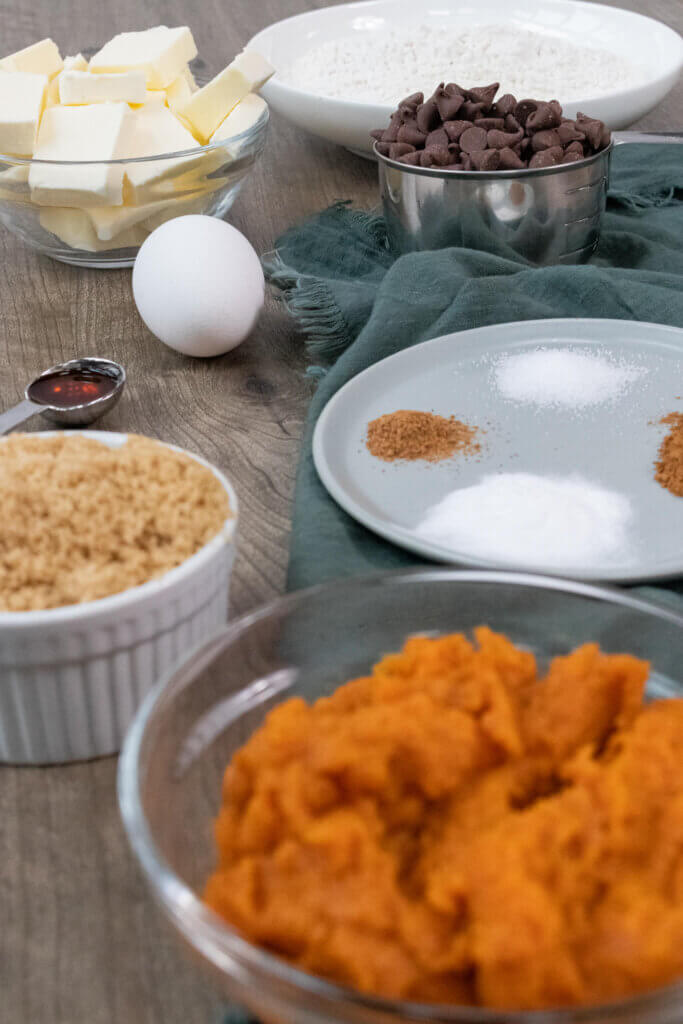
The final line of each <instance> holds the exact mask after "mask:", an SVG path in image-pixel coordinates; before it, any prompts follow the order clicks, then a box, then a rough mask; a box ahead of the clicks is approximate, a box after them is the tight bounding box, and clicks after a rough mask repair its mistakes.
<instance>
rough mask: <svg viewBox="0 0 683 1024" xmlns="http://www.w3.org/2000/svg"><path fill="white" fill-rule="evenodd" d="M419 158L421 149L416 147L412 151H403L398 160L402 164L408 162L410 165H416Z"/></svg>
mask: <svg viewBox="0 0 683 1024" xmlns="http://www.w3.org/2000/svg"><path fill="white" fill-rule="evenodd" d="M421 158H422V150H417V149H416V150H415V151H414V152H413V153H405V154H404V155H403V156H401V157H399V160H400V162H401V163H402V164H409V165H410V166H412V167H417V166H418V164H419V163H420V159H421Z"/></svg>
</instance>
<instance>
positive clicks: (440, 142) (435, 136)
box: [425, 128, 450, 148]
mask: <svg viewBox="0 0 683 1024" xmlns="http://www.w3.org/2000/svg"><path fill="white" fill-rule="evenodd" d="M449 141H450V140H449V138H448V135H447V134H446V132H445V131H444V130H443V128H435V129H434V131H433V132H430V133H429V135H428V136H427V138H426V140H425V148H426V147H427V146H448V143H449Z"/></svg>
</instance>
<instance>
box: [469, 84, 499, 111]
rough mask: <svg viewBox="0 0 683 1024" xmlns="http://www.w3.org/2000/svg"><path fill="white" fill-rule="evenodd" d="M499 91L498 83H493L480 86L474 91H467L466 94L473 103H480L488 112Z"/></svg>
mask: <svg viewBox="0 0 683 1024" xmlns="http://www.w3.org/2000/svg"><path fill="white" fill-rule="evenodd" d="M499 89H500V82H494V83H493V85H482V86H477V88H476V89H468V90H467V94H468V96H469V98H470V99H471V100H474V102H475V103H481V104H482V106H483V107H484V108H485V109H486V110H490V109H491V105H492V103H493V101H494V99H495V97H496V93H497V92H498V90H499Z"/></svg>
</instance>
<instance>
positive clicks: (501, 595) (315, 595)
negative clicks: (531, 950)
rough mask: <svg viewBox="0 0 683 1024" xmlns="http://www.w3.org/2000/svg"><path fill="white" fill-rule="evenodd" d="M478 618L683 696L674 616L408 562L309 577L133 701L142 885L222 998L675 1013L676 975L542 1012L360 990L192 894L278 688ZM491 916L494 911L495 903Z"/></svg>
mask: <svg viewBox="0 0 683 1024" xmlns="http://www.w3.org/2000/svg"><path fill="white" fill-rule="evenodd" d="M480 624H487V625H489V626H491V627H492V628H493V629H495V630H500V631H502V632H505V633H507V634H508V635H509V636H510V637H511V638H512V640H513V641H514V642H516V643H518V644H520V645H524V646H526V647H527V648H530V649H531V650H533V651H534V653H535V654H536V655H537V657H539V659H540V660H541V661H544V660H545V659H547V658H550V657H552V656H555V655H557V654H563V653H566V652H567V651H569V650H570V649H572V648H574V647H576V646H577V645H578V644H580V643H583V642H585V641H588V640H593V641H597V642H599V643H600V644H601V646H602V647H603V648H604V649H605V650H606V651H629V652H632V653H633V654H636V655H638V656H640V657H643V658H646V659H648V660H649V661H650V662H651V665H652V674H651V680H650V684H649V692H650V694H651V695H653V696H663V695H668V696H673V695H676V696H683V685H682V684H683V616H681V615H679V614H677V613H676V612H674V611H671V610H668V609H666V608H664V607H660V606H658V605H654V604H649V603H648V602H645V601H642V600H639V599H636V598H634V597H632V596H630V595H629V594H627V593H624V592H621V591H617V590H611V589H607V588H600V587H594V586H590V585H586V584H582V583H576V582H568V581H564V580H557V579H552V578H547V577H538V576H530V575H521V574H513V573H501V572H483V571H455V570H453V571H449V570H440V569H428V570H417V571H414V572H409V573H398V574H396V573H390V574H382V575H379V576H373V577H367V578H365V579H360V580H349V581H343V582H337V583H333V584H328V585H324V586H322V587H316V588H313V589H311V590H307V591H302V592H300V593H297V594H293V595H291V596H289V597H285V598H282V599H280V600H278V601H275V602H273V603H272V604H269V605H267V606H266V607H264V608H263V609H260V610H258V611H255V612H253V613H251V614H249V615H246V616H244V617H243V618H241V619H238V620H236V621H235V622H233V623H232V624H230V625H228V626H227V628H225V629H223V630H222V631H221V633H220V634H219V635H217V636H216V637H215V638H214V639H213V640H211V641H209V642H208V643H207V644H205V645H204V646H203V647H201V648H199V649H198V650H196V651H195V652H194V653H193V654H191V656H190V657H189V658H188V660H187V661H186V663H185V664H184V665H183V666H182V667H181V668H179V669H178V670H177V671H176V672H175V673H174V674H173V675H172V676H171V678H170V679H166V680H163V681H162V682H161V683H159V685H158V686H157V687H156V689H155V690H154V692H153V693H151V694H150V696H149V697H148V699H147V700H146V701H145V703H144V704H143V706H142V707H141V709H140V711H139V712H138V715H137V718H136V719H135V722H134V723H133V726H132V728H131V731H130V732H129V735H128V738H127V740H126V743H125V746H124V750H123V753H122V755H121V760H120V765H119V800H120V805H121V811H122V815H123V820H124V824H125V827H126V829H127V832H128V836H129V839H130V842H131V844H132V847H133V850H134V851H135V853H136V855H137V857H138V859H139V861H140V864H141V865H142V869H143V871H144V874H145V876H146V879H147V882H148V883H149V885H150V887H151V890H152V892H153V894H154V896H155V897H156V899H157V900H158V902H159V903H160V904H161V906H162V908H163V910H164V911H165V913H166V915H167V916H168V918H169V919H170V920H171V922H172V923H173V925H174V926H175V929H176V931H177V932H178V934H179V935H180V937H181V938H182V939H183V940H184V944H185V947H186V948H187V949H189V950H190V951H191V952H192V953H193V954H194V955H195V958H196V959H198V960H199V961H200V962H201V963H203V964H204V965H205V966H206V967H208V968H209V969H210V971H211V972H212V973H213V976H214V978H215V979H216V980H217V981H218V984H219V986H220V987H221V989H222V991H223V993H224V994H225V996H226V997H228V998H229V999H232V1000H234V1001H236V1002H238V1003H241V1004H243V1005H245V1006H246V1007H248V1009H249V1010H250V1011H251V1012H252V1013H253V1014H254V1015H256V1016H257V1017H259V1018H261V1019H262V1020H264V1021H267V1022H278V1024H284V1022H292V1024H293V1022H295V1021H296V1022H297V1024H299V1022H306V1024H322V1022H325V1024H328V1022H329V1024H332V1022H334V1024H342V1022H343V1024H360V1022H367V1021H373V1022H375V1021H376V1022H378V1024H379V1022H382V1024H403V1022H406V1021H422V1022H429V1024H464V1022H468V1024H574V1022H581V1024H603V1022H606V1021H610V1022H612V1024H680V1022H681V1021H682V1020H683V984H679V985H675V986H672V987H669V988H666V989H661V990H659V991H657V992H654V993H650V994H648V995H645V996H642V997H638V998H635V999H629V1000H627V1001H624V1002H621V1003H613V1004H609V1005H603V1006H599V1007H588V1008H581V1009H564V1010H562V1009H560V1010H556V1011H552V1012H543V1013H538V1012H536V1013H522V1012H502V1011H495V1012H493V1011H486V1010H481V1009H478V1008H472V1007H458V1006H444V1005H418V1004H409V1003H401V1002H395V1001H390V1000H386V999H380V998H374V997H371V996H367V995H364V994H362V993H359V992H356V991H352V990H350V989H346V988H342V987H340V986H337V985H333V984H330V983H329V982H326V981H324V980H322V979H321V978H317V977H313V976H312V975H309V974H306V973H304V972H302V971H300V970H297V969H296V968H294V967H291V966H290V965H289V964H287V963H286V962H284V961H283V960H280V959H279V958H277V957H275V956H273V955H271V954H269V953H266V952H264V951H263V950H261V949H258V948H256V947H254V946H252V945H251V944H250V943H248V942H246V941H245V940H243V939H242V938H240V936H239V935H238V934H237V933H236V932H235V931H233V930H232V929H231V928H230V927H229V926H228V925H227V924H226V923H225V922H224V921H222V920H221V919H220V918H219V917H217V916H216V915H215V914H214V913H213V912H212V911H210V910H209V909H208V908H207V907H206V906H204V904H203V903H202V902H201V900H200V898H199V895H198V894H199V893H200V892H201V890H202V887H203V884H204V882H205V880H206V877H207V875H208V874H209V872H210V871H211V870H212V868H213V865H214V855H215V851H214V841H213V835H212V822H213V819H214V818H215V816H216V813H217V811H218V807H219V803H220V795H221V780H222V776H223V772H224V770H225V767H226V765H227V763H228V761H229V759H230V757H231V755H232V754H233V752H234V751H235V750H236V749H237V748H238V747H239V746H241V745H242V744H243V743H244V741H245V740H246V739H247V737H248V736H249V735H250V734H251V733H252V732H253V731H254V729H256V728H257V727H258V726H259V724H260V723H261V722H262V720H263V717H264V715H265V714H266V712H267V711H268V710H269V709H270V708H271V707H272V706H273V705H274V704H275V703H277V702H279V701H282V700H283V699H285V698H286V697H289V696H292V695H294V694H299V695H301V696H303V697H305V698H307V699H309V700H312V699H314V698H316V697H319V696H321V695H324V694H329V693H330V692H331V691H332V690H334V689H335V688H336V687H337V686H338V685H339V684H340V683H342V682H344V681H345V680H347V679H350V678H352V677H354V676H358V675H361V674H364V673H366V672H367V670H368V669H369V667H370V666H371V665H372V664H373V663H374V662H375V661H376V660H377V659H378V658H379V657H380V656H381V655H382V654H385V653H387V652H389V651H394V650H397V649H399V648H400V647H401V645H402V644H403V641H404V640H405V638H406V636H407V635H409V634H410V633H415V632H423V633H424V632H434V633H444V632H452V631H454V630H455V631H465V632H468V631H470V630H472V629H473V628H474V627H475V626H477V625H480ZM503 912H504V910H503Z"/></svg>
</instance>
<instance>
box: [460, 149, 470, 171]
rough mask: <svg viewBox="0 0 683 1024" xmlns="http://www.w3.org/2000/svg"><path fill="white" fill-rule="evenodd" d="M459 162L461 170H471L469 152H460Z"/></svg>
mask: <svg viewBox="0 0 683 1024" xmlns="http://www.w3.org/2000/svg"><path fill="white" fill-rule="evenodd" d="M460 163H461V164H462V169H463V171H471V170H472V161H471V160H470V156H469V153H462V154H461V156H460Z"/></svg>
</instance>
